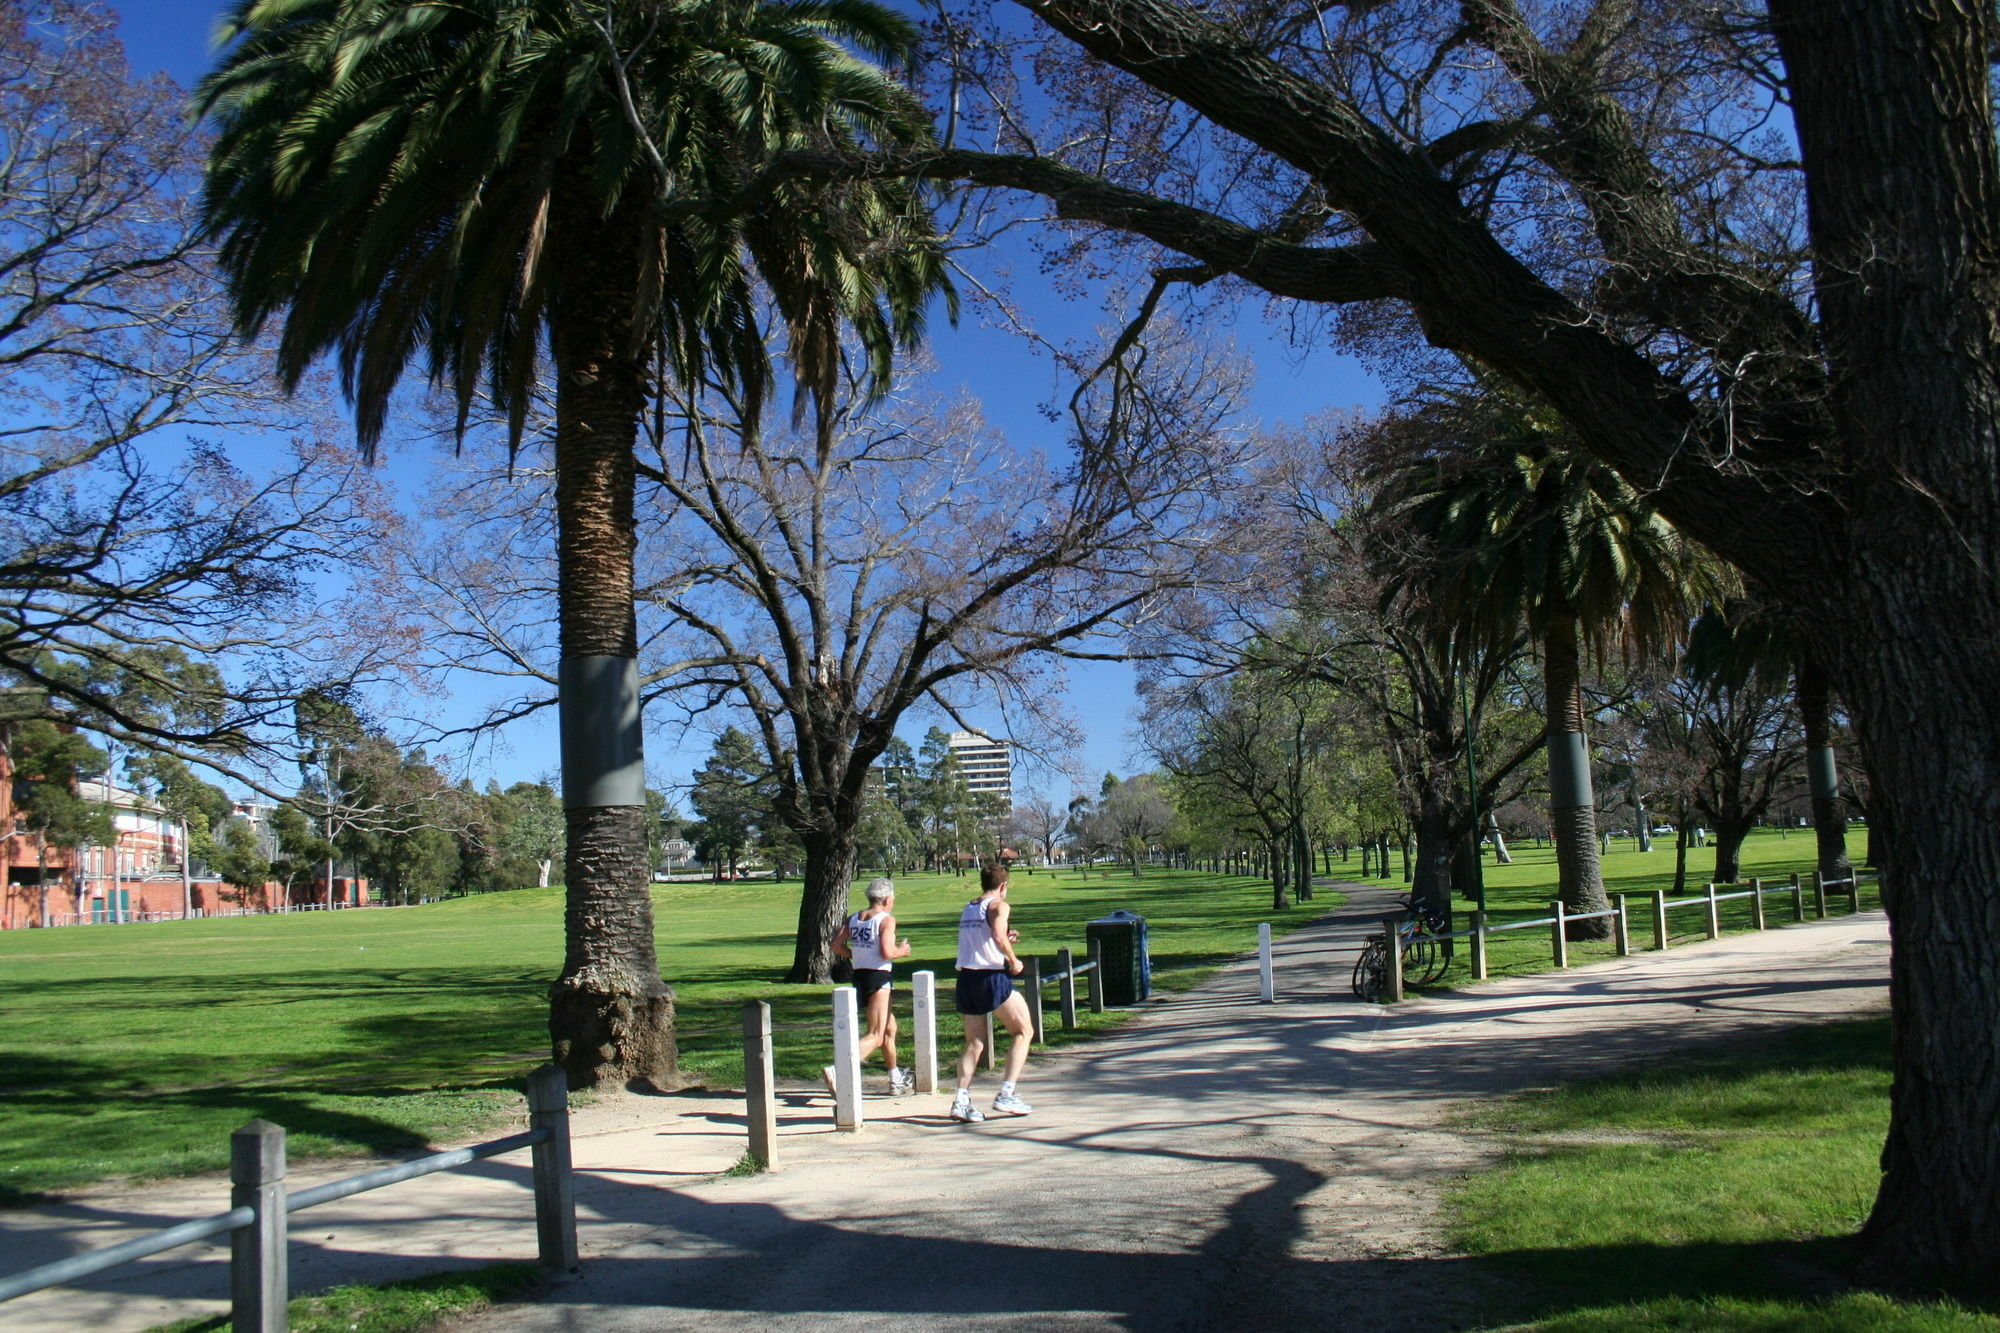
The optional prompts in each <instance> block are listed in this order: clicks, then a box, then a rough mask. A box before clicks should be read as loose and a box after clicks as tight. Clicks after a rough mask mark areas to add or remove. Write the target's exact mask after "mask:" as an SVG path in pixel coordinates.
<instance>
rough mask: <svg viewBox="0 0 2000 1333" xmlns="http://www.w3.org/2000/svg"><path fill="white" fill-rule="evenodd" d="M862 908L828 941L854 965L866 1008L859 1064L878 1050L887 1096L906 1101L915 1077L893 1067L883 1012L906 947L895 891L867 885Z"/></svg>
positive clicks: (886, 884)
mask: <svg viewBox="0 0 2000 1333" xmlns="http://www.w3.org/2000/svg"><path fill="white" fill-rule="evenodd" d="M867 893H868V906H867V907H866V908H864V909H863V910H861V911H859V912H856V913H854V914H853V915H851V916H849V917H848V918H847V922H846V924H844V925H843V926H841V928H840V933H839V934H837V935H835V936H834V937H833V947H834V950H835V951H836V952H838V953H840V954H843V955H845V956H846V957H848V958H852V959H853V960H854V991H855V998H856V999H858V1000H860V1001H861V1003H862V1004H863V1005H864V1006H866V1009H867V1013H868V1035H866V1036H865V1037H863V1038H862V1039H861V1059H862V1060H863V1061H866V1060H867V1059H868V1057H869V1056H870V1055H872V1054H874V1053H875V1051H876V1050H878V1049H879V1050H881V1052H882V1058H883V1060H884V1061H885V1062H886V1063H887V1064H888V1066H889V1094H890V1095H891V1096H893V1097H907V1096H908V1095H909V1094H910V1093H912V1092H914V1091H916V1087H917V1076H916V1075H915V1074H913V1073H911V1072H910V1071H908V1070H906V1069H903V1068H901V1067H899V1066H898V1065H897V1064H896V1015H895V1013H894V1012H893V1011H892V1010H891V1009H890V1008H889V991H890V989H891V986H890V982H889V976H890V968H891V964H892V963H893V961H894V960H895V959H898V958H908V957H909V956H910V942H909V941H908V940H900V941H899V940H898V939H897V938H896V917H895V908H896V886H895V885H894V884H893V883H891V882H890V881H888V880H886V879H872V880H870V881H868V889H867ZM826 1085H827V1088H828V1090H829V1091H831V1090H832V1088H833V1066H831V1065H828V1066H827V1068H826Z"/></svg>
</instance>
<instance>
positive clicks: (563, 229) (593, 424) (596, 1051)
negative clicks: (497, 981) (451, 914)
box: [549, 190, 676, 1088]
mask: <svg viewBox="0 0 2000 1333" xmlns="http://www.w3.org/2000/svg"><path fill="white" fill-rule="evenodd" d="M583 195H584V192H583V191H580V190H579V191H576V192H574V193H573V194H572V195H571V197H583ZM637 217H638V212H637V210H636V209H635V208H631V207H628V208H626V209H623V210H621V212H620V214H619V215H615V216H614V217H613V218H611V219H609V220H605V221H602V222H600V221H598V220H596V219H593V218H590V217H588V216H586V215H585V214H584V213H583V211H582V210H581V209H579V208H563V207H560V206H559V207H558V209H557V218H556V220H555V225H554V226H553V227H552V234H551V239H550V245H551V247H552V248H566V249H567V250H568V252H569V253H571V254H572V255H573V256H576V258H575V260H574V261H573V266H569V267H566V276H568V277H569V278H570V279H571V283H570V285H568V286H567V287H566V289H565V290H564V291H562V292H561V293H560V294H559V295H558V297H557V299H556V300H555V302H554V304H553V308H552V315H551V319H550V342H551V350H552V352H553V357H554V361H555V366H556V376H557V384H556V445H555V454H556V459H555V461H556V547H557V560H558V571H559V572H558V586H557V614H558V619H559V625H560V630H561V638H562V666H561V675H560V691H561V694H560V705H561V718H562V742H563V743H562V771H563V816H564V822H565V824H566V825H567V828H568V832H569V846H568V849H567V852H566V854H565V856H564V872H565V883H566V886H567V887H566V902H565V908H564V914H563V926H564V937H565V951H564V958H563V970H562V975H561V976H560V977H558V978H557V979H556V982H555V984H554V985H553V986H551V987H550V990H549V1000H550V1007H549V1036H550V1039H551V1041H552V1044H553V1049H554V1058H555V1061H556V1063H557V1064H559V1065H561V1066H562V1067H563V1068H564V1070H565V1071H566V1072H567V1073H568V1075H569V1080H570V1086H571V1087H591V1086H594V1085H597V1084H599V1083H604V1084H609V1085H611V1086H614V1087H628V1086H633V1085H647V1084H650V1085H652V1086H654V1087H656V1088H667V1087H671V1086H673V1084H674V1082H675V1073H676V1070H675V1066H676V1051H675V1048H674V1028H673V1022H674V1001H673V991H672V990H671V989H670V988H669V987H668V986H667V984H666V982H665V981H664V980H662V979H661V977H660V971H659V963H658V960H657V957H656V955H655V952H654V943H653V901H652V892H651V880H652V875H651V870H650V867H649V866H647V864H646V828H645V815H646V793H645V774H644V766H643V757H642V751H641V745H640V734H639V727H640V719H639V670H638V634H637V629H636V625H635V622H634V619H633V609H632V579H633V574H632V566H633V555H634V549H635V547H636V545H637V533H636V528H635V526H634V523H633V516H632V504H633V486H634V471H633V456H632V451H633V446H634V444H635V443H636V439H637V427H638V418H639V412H640V410H641V408H642V407H643V405H644V403H645V393H646V369H645V367H644V366H643V364H641V362H640V361H639V360H638V358H637V357H636V355H635V354H634V353H635V348H634V343H633V338H632V333H631V327H630V310H631V299H632V293H633V290H634V289H635V287H636V285H637V283H636V279H635V278H634V277H633V276H632V275H633V273H634V270H635V267H636V263H637V258H638V242H637V239H636V228H635V227H634V226H633V225H632V224H633V223H634V222H635V221H636V219H637ZM621 224H622V225H621Z"/></svg>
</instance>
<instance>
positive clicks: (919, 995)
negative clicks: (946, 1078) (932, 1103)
mask: <svg viewBox="0 0 2000 1333" xmlns="http://www.w3.org/2000/svg"><path fill="white" fill-rule="evenodd" d="M910 1008H911V1013H910V1026H911V1027H913V1028H915V1029H916V1031H914V1032H912V1033H911V1034H910V1044H911V1045H912V1046H915V1047H916V1053H915V1054H914V1055H913V1056H912V1057H911V1059H912V1061H913V1062H914V1063H915V1065H916V1067H917V1091H918V1092H936V1091H937V1090H938V1058H937V973H935V972H928V971H927V972H918V973H916V974H914V975H913V976H911V978H910Z"/></svg>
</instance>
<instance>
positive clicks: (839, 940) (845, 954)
mask: <svg viewBox="0 0 2000 1333" xmlns="http://www.w3.org/2000/svg"><path fill="white" fill-rule="evenodd" d="M833 951H834V952H835V953H837V954H839V955H840V956H841V957H842V958H852V957H854V950H852V949H850V948H848V947H847V923H846V922H845V921H843V922H841V923H840V929H839V930H838V931H836V932H835V933H834V936H833Z"/></svg>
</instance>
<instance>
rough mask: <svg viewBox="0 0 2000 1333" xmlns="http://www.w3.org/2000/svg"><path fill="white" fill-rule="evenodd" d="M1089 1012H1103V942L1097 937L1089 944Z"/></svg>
mask: <svg viewBox="0 0 2000 1333" xmlns="http://www.w3.org/2000/svg"><path fill="white" fill-rule="evenodd" d="M1090 962H1091V968H1090V1012H1091V1013H1093V1014H1101V1013H1103V1012H1104V940H1103V939H1102V938H1101V937H1099V938H1095V939H1092V940H1091V942H1090Z"/></svg>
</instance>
